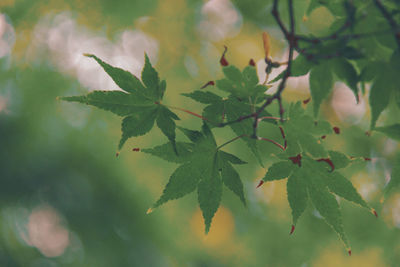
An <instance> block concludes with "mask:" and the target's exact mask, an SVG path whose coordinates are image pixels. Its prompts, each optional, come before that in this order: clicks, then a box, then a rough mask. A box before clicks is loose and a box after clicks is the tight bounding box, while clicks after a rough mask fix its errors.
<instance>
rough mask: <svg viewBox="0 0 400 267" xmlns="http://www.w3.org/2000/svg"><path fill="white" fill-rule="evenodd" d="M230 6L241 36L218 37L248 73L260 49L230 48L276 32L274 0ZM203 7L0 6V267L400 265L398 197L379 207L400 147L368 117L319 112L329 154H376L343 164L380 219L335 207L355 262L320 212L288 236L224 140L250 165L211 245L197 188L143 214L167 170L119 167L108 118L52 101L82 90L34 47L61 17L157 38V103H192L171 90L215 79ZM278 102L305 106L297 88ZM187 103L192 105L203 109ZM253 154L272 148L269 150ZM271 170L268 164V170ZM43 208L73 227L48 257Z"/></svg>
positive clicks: (269, 194) (135, 157)
mask: <svg viewBox="0 0 400 267" xmlns="http://www.w3.org/2000/svg"><path fill="white" fill-rule="evenodd" d="M166 2H168V3H166ZM295 2H296V18H298V20H299V21H301V20H302V18H303V16H304V14H305V13H306V11H307V7H308V4H309V1H301V3H300V2H298V4H297V1H295ZM388 2H391V1H388ZM232 3H233V4H234V5H235V7H236V8H237V10H239V12H240V14H241V15H242V16H243V26H242V27H243V29H242V30H241V31H240V33H239V34H238V35H237V36H234V37H229V38H226V39H224V40H222V41H224V42H226V43H227V44H228V45H229V47H230V49H231V50H232V52H230V54H229V57H230V58H229V60H231V61H233V62H237V65H242V66H244V65H245V64H246V63H247V62H248V59H249V58H250V57H254V58H255V57H257V59H261V58H262V57H263V55H262V53H259V52H257V49H255V50H254V51H253V50H251V49H246V48H245V49H241V48H234V45H235V44H236V45H238V46H239V44H243V42H244V41H246V42H248V43H250V44H256V46H259V47H261V38H260V36H261V32H262V31H263V30H265V29H268V30H270V31H271V32H272V33H274V32H275V33H276V32H277V29H276V28H275V24H274V21H273V19H272V16H271V15H270V13H269V10H270V9H271V5H272V3H271V1H258V0H254V1H232ZM393 3H394V1H393ZM202 5H203V2H202V1H183V0H174V1H171V2H170V1H164V2H163V1H127V0H118V1H108V0H98V1H88V0H87V1H78V0H76V1H61V0H57V1H56V0H54V1H51V0H41V1H31V0H15V1H4V2H2V3H0V12H1V13H2V14H5V15H6V18H7V21H8V22H9V23H10V24H11V25H12V26H13V27H14V29H15V36H16V42H15V44H14V47H13V50H12V52H11V53H10V54H9V55H6V56H4V57H3V58H1V59H0V107H3V106H2V105H5V107H3V108H1V109H0V181H1V184H0V231H1V234H0V266H34V267H36V266H396V265H397V264H398V262H400V246H399V242H398V241H399V240H400V230H399V225H398V221H397V225H396V220H395V219H396V216H398V212H399V207H398V206H399V204H398V201H399V199H400V198H399V196H398V194H394V195H393V196H392V197H391V198H389V199H387V200H386V201H385V202H384V203H383V204H381V203H379V200H380V197H381V196H382V190H383V188H384V185H385V183H386V181H385V175H387V171H388V169H390V166H393V164H394V162H395V154H396V153H398V149H399V145H398V143H396V142H395V141H393V140H388V139H387V137H386V136H385V135H384V134H381V133H374V134H373V135H372V136H371V137H368V136H366V135H365V130H366V129H368V123H369V118H364V119H363V122H362V123H360V124H354V125H352V124H349V123H346V122H341V121H340V120H339V119H338V118H337V116H336V115H334V114H335V113H334V111H333V109H332V108H331V107H330V106H329V105H328V104H322V105H321V113H322V114H323V116H324V118H326V119H327V120H330V121H331V122H332V123H335V124H337V125H339V126H340V127H341V129H342V134H341V135H337V136H333V137H331V138H329V139H327V140H326V142H327V144H328V146H330V147H334V148H335V149H336V150H341V151H342V152H344V153H346V154H349V155H352V156H370V157H373V158H379V159H382V160H378V161H371V162H359V163H356V164H353V165H352V166H351V167H349V168H348V169H346V170H345V174H346V175H347V176H348V177H352V180H353V182H354V183H355V184H357V187H358V188H359V189H360V188H361V189H362V190H364V191H368V190H369V191H368V192H372V193H370V194H369V195H368V201H369V203H370V204H371V206H373V207H375V208H376V210H377V211H378V213H379V214H380V217H379V219H378V220H376V219H375V218H374V217H373V216H371V215H370V214H368V213H366V212H364V211H363V210H362V209H361V208H358V207H354V206H352V204H349V203H347V202H345V201H342V203H341V206H342V212H343V218H344V227H345V230H346V232H347V233H348V235H349V236H351V241H352V247H353V256H351V257H348V256H347V255H346V254H345V251H343V250H342V247H341V244H340V243H339V242H338V238H337V236H336V235H335V233H334V232H333V231H331V229H330V228H329V227H328V226H327V225H326V224H325V223H324V222H323V220H316V219H315V218H314V217H317V218H318V216H319V215H318V214H317V213H316V212H315V211H314V210H313V209H312V208H311V207H309V208H308V209H307V210H306V212H305V214H304V215H303V218H302V220H301V221H300V222H299V223H298V225H297V230H296V232H295V234H294V235H293V236H289V231H290V211H289V205H288V203H287V200H286V193H285V184H284V183H281V182H274V183H268V185H267V186H266V185H264V186H263V188H260V189H259V190H255V186H256V185H257V182H258V180H259V178H261V177H262V176H263V175H264V174H265V170H264V169H262V168H260V167H259V166H258V165H257V163H256V159H255V158H254V156H253V155H252V154H251V153H250V152H249V151H248V150H247V148H245V146H244V144H243V143H237V144H235V145H232V146H231V147H229V150H230V152H237V151H241V154H243V155H244V156H243V158H244V159H245V160H246V161H249V162H252V164H249V165H247V166H243V167H238V168H237V170H238V171H239V172H240V174H241V176H242V177H243V178H244V181H245V184H244V186H245V194H246V197H247V199H248V207H247V208H243V206H242V205H241V203H240V200H238V199H237V197H236V196H235V195H234V194H233V193H232V192H230V191H229V190H224V192H223V194H224V199H223V201H222V205H223V208H220V211H219V213H217V215H216V217H215V222H214V225H213V228H214V229H211V231H210V233H209V235H208V236H207V237H204V235H203V229H204V228H203V227H204V225H203V224H202V218H201V216H200V212H199V210H196V209H195V206H196V205H195V202H196V196H195V195H194V194H192V195H189V196H187V197H185V198H184V201H181V202H170V203H168V204H166V205H165V207H163V208H162V209H158V210H157V211H155V212H153V213H152V214H151V215H146V214H145V213H146V210H147V209H148V208H149V207H150V206H151V204H152V203H154V201H155V200H156V198H157V196H158V195H160V193H161V191H162V187H163V185H165V184H166V182H167V179H166V177H168V176H169V175H170V174H171V173H172V171H173V170H174V169H175V168H176V166H175V165H174V164H169V163H164V162H163V161H161V160H158V159H156V158H155V157H151V156H150V155H146V154H144V153H134V152H129V151H128V150H127V149H126V150H124V151H122V152H121V156H120V157H119V158H118V159H116V158H115V148H116V146H117V140H118V136H120V125H119V123H120V122H119V121H118V119H116V117H114V116H112V115H108V114H107V113H106V112H104V111H101V110H95V109H90V108H87V107H84V106H77V105H74V104H69V103H60V102H59V101H56V96H60V95H73V94H79V93H82V92H86V90H87V89H86V88H84V87H83V86H82V85H81V84H79V83H78V82H77V78H76V76H75V74H74V73H73V72H71V71H70V72H68V71H67V72H64V71H62V70H60V68H59V67H58V66H57V64H56V63H55V61H54V59H53V58H51V54H50V53H43V52H40V50H39V49H38V50H35V45H34V39H35V38H34V31H35V26H36V25H37V24H38V22H39V21H40V20H41V19H42V18H44V17H46V16H54V15H56V14H59V13H63V12H70V13H71V14H73V15H71V16H72V17H73V18H74V19H76V21H78V22H77V23H78V25H80V26H82V27H86V28H87V29H90V30H93V31H94V32H96V34H98V35H100V36H106V37H108V38H109V39H111V40H115V39H117V36H118V34H120V33H121V32H122V31H124V30H126V29H130V30H132V29H136V28H138V29H140V30H142V31H144V32H146V33H148V34H149V35H151V36H153V37H154V38H156V39H157V40H158V42H159V49H160V51H159V56H158V59H159V60H158V63H157V68H159V69H160V73H161V74H163V75H165V76H162V78H168V79H169V80H170V81H169V82H168V86H169V88H173V90H171V91H172V92H171V94H170V95H169V96H166V98H167V99H166V101H167V102H169V103H173V104H174V105H180V106H187V99H185V98H184V97H181V96H179V94H180V93H188V92H192V91H193V90H194V89H197V88H199V87H200V86H201V85H202V84H204V82H206V81H208V80H211V79H215V77H222V73H220V72H218V71H215V70H216V69H217V67H218V60H219V58H218V57H219V55H220V53H219V51H222V45H220V44H221V42H222V41H221V40H219V41H215V42H214V43H212V42H209V43H212V44H204V43H205V42H206V40H204V39H203V37H202V36H201V35H200V34H197V32H196V27H197V26H196V25H197V23H199V21H200V20H201V18H202V16H203V15H202V13H201V12H202V11H201V8H202ZM282 9H283V10H285V7H284V6H283V7H282ZM370 10H371V11H370V12H371V13H370V15H368V16H367V17H366V19H365V23H369V24H370V27H371V30H374V29H378V30H379V28H380V27H381V26H380V25H382V24H379V23H384V22H379V23H375V22H376V21H375V20H374V16H375V15H374V14H375V13H374V11H373V9H372V8H370ZM327 14H328V15H327ZM324 16H325V17H324ZM144 17H149V18H148V24H146V25H145V26H142V25H141V24H140V21H141V20H140V19H142V20H143V18H144ZM321 17H322V18H324V19H325V21H323V22H321V24H324V23H331V22H332V21H333V19H332V17H333V16H332V14H331V13H329V11H327V10H326V9H323V8H322V9H321V8H320V9H319V10H318V9H317V10H315V11H313V12H312V13H311V14H310V15H309V21H306V22H304V23H303V24H302V23H299V25H298V26H297V27H298V28H299V30H301V31H304V32H305V33H310V32H312V33H321V32H323V29H322V30H321V29H320V28H318V23H315V21H317V20H318V19H321ZM139 18H140V19H139ZM138 19H139V20H138ZM286 19H287V17H284V20H286ZM313 23H314V24H313ZM324 29H325V30H326V28H324ZM254 32H255V33H254ZM253 33H254V35H253ZM271 35H272V37H273V38H274V40H272V45H275V47H274V48H273V50H274V51H275V55H276V56H279V55H280V54H282V53H283V52H282V51H283V50H282V48H283V46H282V45H279V44H282V41H281V40H279V34H271ZM354 42H357V43H359V44H361V45H362V46H363V47H364V49H365V51H364V52H365V53H368V54H369V55H370V56H373V57H374V58H376V59H379V60H380V59H382V60H387V59H389V57H390V53H389V52H390V49H392V48H393V40H392V39H390V38H388V37H387V35H382V37H380V38H378V39H372V40H368V39H363V40H357V41H354ZM250 47H254V46H250ZM377 47H378V48H379V49H377ZM235 49H236V50H235ZM216 50H217V52H215V51H216ZM240 50H242V51H240ZM243 50H245V52H246V53H244V52H243ZM38 51H39V52H38ZM87 52H91V51H87ZM275 55H274V54H273V56H275ZM188 58H189V59H190V58H191V59H192V60H194V61H196V62H197V67H198V72H197V73H198V74H197V75H193V74H191V73H190V71H189V70H188V68H187V67H186V66H188V64H189V63H190V62H191V61H190V60H189V59H188ZM188 62H189V63H188ZM365 64H366V65H368V64H369V63H368V62H367V61H366V62H365ZM189 65H190V64H189ZM193 73H195V72H193ZM286 96H287V97H288V99H294V98H297V100H298V99H302V98H306V97H305V96H306V95H304V94H301V93H298V92H295V91H294V90H292V91H290V92H289V93H288V95H286ZM2 103H5V104H2ZM285 105H287V103H285ZM190 106H191V108H192V109H193V110H196V109H198V110H200V105H198V104H192V103H191V104H190ZM308 108H311V107H310V105H309V106H308ZM309 111H310V110H309ZM398 114H399V108H398V107H397V106H396V103H395V101H394V100H391V102H390V103H389V107H388V108H387V110H386V112H385V113H384V114H383V115H382V116H383V119H384V120H385V122H386V123H387V124H392V123H398ZM182 117H183V123H186V125H185V126H187V127H192V128H193V127H195V125H197V123H193V122H192V121H191V120H192V119H190V120H189V117H184V116H182ZM262 127H263V128H262V130H261V132H262V133H267V134H268V136H269V137H270V138H273V139H279V138H280V133H279V131H276V129H275V128H273V127H272V126H269V125H263V126H262ZM216 131H218V135H220V136H224V139H229V138H230V137H234V134H233V133H232V132H230V131H229V130H227V129H218V130H216ZM181 137H182V136H180V137H179V136H178V137H177V139H178V138H181ZM225 137H226V138H225ZM164 141H165V140H164V137H162V134H161V132H155V133H154V134H152V135H151V136H149V137H146V138H142V139H140V140H135V141H130V142H128V143H127V145H129V146H130V147H134V146H141V147H154V146H155V145H157V144H161V143H164ZM220 141H222V140H220ZM387 147H389V148H390V149H389V152H388V151H387ZM243 151H244V153H243ZM260 151H261V153H263V152H268V153H270V152H271V151H272V152H274V151H278V150H277V149H276V148H275V147H273V146H272V145H269V144H265V145H262V146H261V147H260ZM271 163H272V162H267V166H269V165H270V164H271ZM388 166H389V168H388ZM371 188H372V189H371ZM396 201H397V202H396ZM396 205H397V206H396ZM49 207H51V208H49ZM40 210H42V211H50V213H51V214H53V216H57V217H58V218H59V220H60V223H59V226H58V227H61V228H63V229H66V230H67V231H68V245H67V246H66V247H65V250H64V251H62V253H61V254H57V256H54V254H53V256H52V255H51V253H49V251H48V250H47V251H46V250H43V246H44V245H45V244H50V245H49V246H50V248H51V247H52V246H51V244H52V243H46V242H44V241H43V240H42V242H44V245H43V244H42V245H43V246H40V245H39V243H37V242H33V241H34V240H33V236H32V229H30V228H29V225H30V224H29V223H30V222H31V223H32V222H33V217H32V214H34V213H35V212H37V211H40ZM396 212H397V213H396ZM396 214H397V215H396ZM29 231H31V233H30V232H29ZM49 233H54V232H52V231H49ZM45 237H46V236H44V237H42V238H45ZM51 240H56V241H57V238H55V237H54V236H51V235H50V236H47V241H51ZM32 242H33V243H32ZM34 244H36V245H34ZM54 244H55V243H53V250H54V249H55V247H56V246H55V245H54ZM54 246H55V247H54ZM53 250H50V251H53ZM46 255H47V256H46Z"/></svg>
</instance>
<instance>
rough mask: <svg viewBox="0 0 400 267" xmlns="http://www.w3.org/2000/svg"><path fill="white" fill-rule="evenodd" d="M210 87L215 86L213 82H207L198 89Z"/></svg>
mask: <svg viewBox="0 0 400 267" xmlns="http://www.w3.org/2000/svg"><path fill="white" fill-rule="evenodd" d="M210 85H212V86H214V85H215V82H214V81H208V82H207V83H206V84H205V85H203V86H202V87H200V89H204V88H206V87H207V86H210Z"/></svg>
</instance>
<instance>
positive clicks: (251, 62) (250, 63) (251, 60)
mask: <svg viewBox="0 0 400 267" xmlns="http://www.w3.org/2000/svg"><path fill="white" fill-rule="evenodd" d="M249 65H250V66H252V67H255V66H256V62H255V61H254V59H252V58H251V59H250V61H249Z"/></svg>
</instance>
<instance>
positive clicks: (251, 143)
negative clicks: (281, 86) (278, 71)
mask: <svg viewBox="0 0 400 267" xmlns="http://www.w3.org/2000/svg"><path fill="white" fill-rule="evenodd" d="M222 70H223V72H224V75H225V78H223V79H221V80H218V81H217V82H216V85H217V88H218V89H220V90H221V91H223V92H226V93H228V96H227V97H226V98H222V97H220V96H218V95H216V94H214V93H212V92H210V91H200V90H197V91H194V92H192V93H188V94H183V95H184V96H186V97H190V98H191V99H193V100H195V101H197V102H199V103H202V104H207V106H206V107H205V108H204V110H203V113H202V116H203V117H205V118H206V119H207V120H208V121H211V122H212V124H211V126H213V125H214V126H218V124H220V123H223V122H225V121H234V120H238V119H240V118H241V117H243V116H247V115H249V114H252V113H254V112H255V110H258V108H259V107H258V106H257V105H256V104H257V103H259V102H260V101H262V100H264V99H265V98H266V97H267V95H266V94H265V91H266V90H267V89H268V88H267V87H266V86H264V85H260V84H258V82H259V80H258V76H257V72H256V68H255V67H253V66H247V67H245V68H244V69H243V71H242V72H241V71H240V70H239V69H238V68H237V67H235V66H233V65H229V66H227V67H223V69H222ZM260 116H261V117H267V116H271V114H270V113H269V112H267V111H265V110H264V111H263V112H262V113H261V114H260ZM263 122H267V123H276V122H275V121H273V120H263ZM229 127H230V128H231V129H232V131H233V132H235V134H237V135H238V136H239V135H247V136H250V135H252V134H253V121H252V120H250V119H248V120H243V121H241V122H240V123H235V124H230V125H229ZM242 140H243V141H244V142H245V143H246V145H247V146H248V147H249V149H250V150H251V151H252V153H253V154H254V155H255V157H256V158H257V160H258V162H259V163H260V165H261V166H263V163H262V160H261V155H260V153H259V151H258V148H257V140H255V139H251V138H243V139H242Z"/></svg>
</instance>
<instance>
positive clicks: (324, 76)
mask: <svg viewBox="0 0 400 267" xmlns="http://www.w3.org/2000/svg"><path fill="white" fill-rule="evenodd" d="M332 87H333V77H332V71H331V68H330V66H329V63H327V62H324V63H321V64H319V65H316V66H315V67H313V68H312V69H311V72H310V91H311V97H312V100H313V106H314V117H317V115H318V112H319V106H320V105H321V103H322V100H324V99H325V98H326V97H328V95H329V94H330V92H331V90H332Z"/></svg>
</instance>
